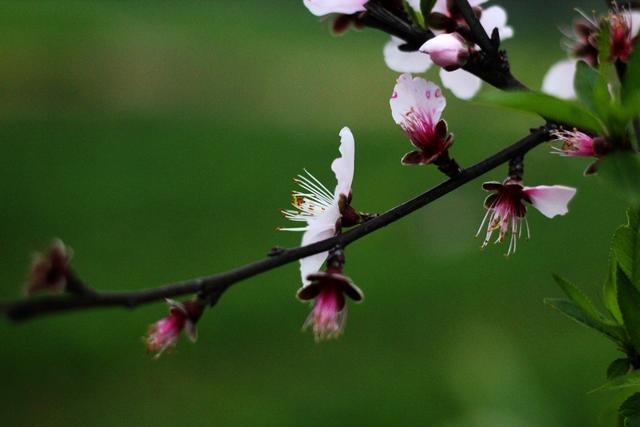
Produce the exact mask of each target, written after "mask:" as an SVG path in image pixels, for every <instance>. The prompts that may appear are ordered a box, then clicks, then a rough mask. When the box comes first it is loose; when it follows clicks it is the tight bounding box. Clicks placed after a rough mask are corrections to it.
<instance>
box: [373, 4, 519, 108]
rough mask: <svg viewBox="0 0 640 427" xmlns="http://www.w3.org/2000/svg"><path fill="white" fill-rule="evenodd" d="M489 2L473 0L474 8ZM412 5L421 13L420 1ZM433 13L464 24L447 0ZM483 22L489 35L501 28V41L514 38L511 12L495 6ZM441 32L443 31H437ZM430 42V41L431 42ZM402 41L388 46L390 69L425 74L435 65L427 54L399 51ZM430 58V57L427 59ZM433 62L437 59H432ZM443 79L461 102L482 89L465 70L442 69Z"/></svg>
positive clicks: (479, 83) (481, 17) (435, 7)
mask: <svg viewBox="0 0 640 427" xmlns="http://www.w3.org/2000/svg"><path fill="white" fill-rule="evenodd" d="M486 1H487V0H471V1H470V2H469V4H470V5H471V7H474V8H475V7H480V5H482V4H483V3H485V2H486ZM410 4H411V6H412V7H413V8H414V9H416V10H417V11H419V10H420V8H419V2H417V1H415V2H410ZM432 12H437V13H440V14H442V15H445V16H447V17H449V18H450V19H453V20H455V21H456V22H459V23H461V24H464V19H463V18H462V16H457V15H456V14H454V13H452V12H451V11H450V10H449V8H448V7H447V0H438V1H437V2H436V3H435V5H434V7H433V9H432ZM480 23H481V24H482V26H483V27H484V29H485V31H487V33H488V34H489V35H491V33H492V32H493V29H494V28H497V29H498V32H499V34H500V39H501V40H502V41H504V40H507V39H509V38H511V37H513V28H512V27H510V26H508V25H507V12H506V11H505V10H504V9H503V8H502V7H500V6H491V7H489V8H487V9H486V10H483V11H482V14H481V16H480ZM435 32H436V33H440V31H435ZM427 43H428V42H427ZM402 44H403V42H402V40H399V39H396V38H394V37H392V39H391V41H390V42H388V43H387V44H386V45H385V47H384V58H385V62H386V64H387V66H388V67H389V68H391V69H392V70H394V71H397V72H400V73H423V72H425V71H427V70H428V69H429V67H430V66H431V63H432V62H431V60H429V61H427V60H425V59H424V57H425V56H427V55H425V54H424V53H421V52H403V51H400V50H399V49H398V47H399V46H400V45H402ZM427 57H428V56H427ZM431 59H433V58H431ZM440 80H441V81H442V84H443V86H444V87H446V88H447V89H449V90H451V92H453V94H454V95H455V96H456V97H458V98H460V99H471V98H473V97H474V96H475V95H476V94H477V93H478V91H479V90H480V87H481V84H482V80H480V78H478V77H476V76H474V75H473V74H471V73H468V72H466V71H464V70H462V69H458V70H455V71H445V70H444V69H440Z"/></svg>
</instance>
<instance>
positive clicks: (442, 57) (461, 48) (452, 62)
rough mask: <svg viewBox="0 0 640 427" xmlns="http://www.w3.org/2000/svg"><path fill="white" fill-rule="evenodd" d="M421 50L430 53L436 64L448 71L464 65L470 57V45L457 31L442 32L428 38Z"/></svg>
mask: <svg viewBox="0 0 640 427" xmlns="http://www.w3.org/2000/svg"><path fill="white" fill-rule="evenodd" d="M420 52H423V53H426V54H428V55H429V56H430V57H431V60H432V61H433V63H434V64H436V65H439V66H441V67H442V68H444V69H445V70H447V71H453V70H456V69H458V68H460V67H462V66H463V65H464V64H465V63H466V62H467V59H469V47H468V46H467V43H466V42H465V40H464V39H463V38H462V37H461V36H460V35H458V34H457V33H450V34H440V35H439V36H436V37H434V38H432V39H430V40H427V42H426V43H425V44H423V45H422V47H421V48H420Z"/></svg>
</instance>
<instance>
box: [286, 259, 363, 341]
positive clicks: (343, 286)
mask: <svg viewBox="0 0 640 427" xmlns="http://www.w3.org/2000/svg"><path fill="white" fill-rule="evenodd" d="M307 279H308V280H309V282H310V284H308V285H306V286H304V287H303V288H301V289H300V290H299V291H298V298H299V299H300V300H302V301H310V300H315V304H314V306H313V310H312V311H311V313H310V314H309V317H307V320H306V321H305V322H304V325H303V329H306V328H308V327H309V326H311V327H312V328H313V333H314V334H315V338H316V341H321V340H324V339H329V338H337V337H338V336H339V335H340V334H341V333H342V329H343V328H344V324H345V321H346V318H347V302H346V298H345V296H348V297H349V298H351V299H352V300H354V301H356V302H359V301H362V298H363V295H362V291H361V290H360V289H359V288H358V287H357V286H356V285H354V284H353V282H351V280H350V279H349V278H348V277H346V276H344V275H343V274H342V267H339V266H330V267H328V268H327V271H326V272H321V271H319V272H317V273H313V274H310V275H309V276H307Z"/></svg>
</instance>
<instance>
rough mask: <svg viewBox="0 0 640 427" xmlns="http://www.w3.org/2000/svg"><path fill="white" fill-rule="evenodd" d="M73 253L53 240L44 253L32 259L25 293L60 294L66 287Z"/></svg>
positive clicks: (60, 242) (60, 241) (62, 244)
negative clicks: (51, 292) (46, 292)
mask: <svg viewBox="0 0 640 427" xmlns="http://www.w3.org/2000/svg"><path fill="white" fill-rule="evenodd" d="M72 257H73V251H72V250H71V249H70V248H68V247H67V246H66V245H65V244H64V242H63V241H62V240H60V239H56V240H54V241H53V242H52V243H51V245H50V246H49V249H48V251H47V252H46V253H44V254H43V253H37V254H35V255H34V257H33V261H32V263H31V269H30V270H29V276H28V278H27V282H26V284H25V293H26V294H27V295H32V294H34V293H36V292H40V291H53V292H62V291H63V290H64V289H65V288H66V287H67V275H68V274H69V265H70V262H71V258H72Z"/></svg>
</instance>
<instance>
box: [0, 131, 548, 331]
mask: <svg viewBox="0 0 640 427" xmlns="http://www.w3.org/2000/svg"><path fill="white" fill-rule="evenodd" d="M549 130H550V126H545V127H541V128H538V129H535V130H532V132H531V134H530V135H528V136H526V137H525V138H523V139H521V140H520V141H518V142H516V143H515V144H513V145H511V146H509V147H507V148H505V149H504V150H502V151H500V152H498V153H496V154H494V155H493V156H491V157H489V158H487V159H484V160H482V161H481V162H479V163H477V164H475V165H473V166H471V167H469V168H467V169H464V170H462V172H461V173H460V174H459V175H457V176H456V177H454V178H450V179H448V180H447V181H445V182H443V183H441V184H440V185H438V186H436V187H434V188H432V189H431V190H429V191H426V192H424V193H422V194H420V195H419V196H417V197H415V198H413V199H411V200H409V201H407V202H405V203H403V204H401V205H399V206H397V207H395V208H393V209H391V210H389V211H387V212H385V213H383V214H381V215H379V216H376V217H373V218H372V219H371V220H369V221H367V222H365V223H364V224H362V225H359V226H357V227H355V228H353V229H351V230H349V231H348V232H346V233H344V234H339V235H337V236H335V237H332V238H330V239H327V240H323V241H321V242H317V243H314V244H312V245H308V246H302V247H297V248H292V249H284V250H279V251H277V252H276V253H274V254H271V256H269V257H267V258H265V259H262V260H259V261H256V262H253V263H250V264H247V265H244V266H242V267H238V268H235V269H233V270H230V271H227V272H224V273H220V274H217V275H214V276H208V277H202V278H197V279H191V280H186V281H183V282H179V283H173V284H169V285H165V286H161V287H158V288H153V289H147V290H142V291H134V292H96V293H92V294H87V295H70V294H65V295H59V296H48V297H39V298H33V299H23V300H18V301H13V302H6V303H0V313H3V314H5V315H6V316H7V317H8V318H10V319H12V320H15V321H21V320H27V319H30V318H35V317H39V316H43V315H45V314H53V313H60V312H68V311H76V310H82V309H89V308H97V307H113V306H120V307H125V308H134V307H137V306H139V305H142V304H147V303H151V302H155V301H159V300H162V299H164V298H172V297H177V296H181V295H188V294H196V293H198V294H199V295H200V296H201V297H202V298H205V299H206V300H207V301H208V302H209V303H211V305H213V304H215V303H216V302H217V301H218V299H219V298H220V296H221V295H222V294H223V293H224V292H225V291H226V290H227V289H229V288H230V287H231V286H233V285H234V284H237V283H239V282H240V281H242V280H244V279H247V278H249V277H253V276H256V275H258V274H260V273H264V272H266V271H269V270H273V269H274V268H277V267H280V266H282V265H285V264H288V263H291V262H294V261H297V260H299V259H302V258H305V257H308V256H310V255H314V254H317V253H321V252H325V251H327V250H330V249H332V248H334V247H336V246H341V247H346V246H347V245H349V244H351V243H353V242H355V241H357V240H359V239H361V238H363V237H365V236H366V235H368V234H371V233H373V232H374V231H376V230H379V229H381V228H383V227H385V226H387V225H389V224H392V223H394V222H396V221H398V220H400V219H402V218H404V217H405V216H407V215H409V214H411V213H412V212H415V211H416V210H418V209H420V208H422V207H424V206H426V205H428V204H430V203H432V202H433V201H435V200H437V199H439V198H440V197H442V196H444V195H446V194H448V193H451V192H452V191H454V190H456V189H457V188H459V187H460V186H462V185H464V184H466V183H468V182H469V181H471V180H473V179H475V178H477V177H479V176H481V175H483V174H485V173H487V172H489V171H491V170H492V169H494V168H496V167H498V166H500V165H502V164H504V163H506V162H508V161H509V160H510V159H512V158H514V157H516V156H520V155H524V154H525V153H526V152H528V151H529V150H531V149H532V148H534V147H536V146H537V145H538V144H541V143H542V142H545V141H548V140H549V139H550V135H549Z"/></svg>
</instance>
